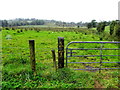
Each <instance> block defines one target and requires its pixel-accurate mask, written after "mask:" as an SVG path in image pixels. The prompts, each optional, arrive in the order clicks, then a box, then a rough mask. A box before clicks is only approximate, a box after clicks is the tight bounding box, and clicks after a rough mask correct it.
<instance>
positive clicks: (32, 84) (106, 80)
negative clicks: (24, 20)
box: [2, 28, 119, 89]
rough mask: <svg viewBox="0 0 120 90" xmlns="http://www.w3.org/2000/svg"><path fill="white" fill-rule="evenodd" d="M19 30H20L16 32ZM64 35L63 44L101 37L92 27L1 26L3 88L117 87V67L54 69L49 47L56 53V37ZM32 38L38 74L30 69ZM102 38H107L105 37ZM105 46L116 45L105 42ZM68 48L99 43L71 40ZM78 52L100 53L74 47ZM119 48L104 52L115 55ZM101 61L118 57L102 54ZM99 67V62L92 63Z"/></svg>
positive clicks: (86, 58) (110, 65)
mask: <svg viewBox="0 0 120 90" xmlns="http://www.w3.org/2000/svg"><path fill="white" fill-rule="evenodd" d="M19 31H20V32H19ZM58 37H64V39H65V42H64V43H65V46H66V45H67V43H69V42H71V41H100V38H99V37H100V36H98V35H97V34H96V31H95V30H87V29H84V28H83V29H77V28H40V29H39V30H26V29H22V32H21V29H15V30H5V29H4V30H2V64H3V69H2V75H3V77H2V80H3V81H2V86H3V88H4V89H5V88H118V87H119V85H118V76H119V73H118V70H103V71H101V73H99V72H98V71H95V72H90V71H78V70H76V71H75V70H74V68H85V66H88V64H86V65H83V64H68V68H64V69H60V70H58V71H57V72H55V69H54V67H53V62H52V53H51V50H52V49H55V52H56V56H57V47H58V46H57V43H58V42H57V39H58ZM33 39H34V40H35V52H36V69H37V75H36V76H33V75H32V72H31V69H30V60H29V58H30V55H29V44H28V40H33ZM103 41H106V40H105V39H104V40H103ZM103 46H104V48H117V45H114V44H109V45H108V44H105V45H103ZM70 47H71V48H74V47H76V48H91V47H92V48H93V47H96V48H98V47H100V45H98V44H89V45H88V44H73V45H71V46H70ZM75 52H77V53H76V54H78V55H86V54H87V55H99V54H100V52H99V51H92V50H88V51H75ZM117 52H118V51H117V50H116V51H103V54H105V55H107V54H108V55H110V54H111V55H112V54H113V55H115V54H116V55H117V54H118V53H117ZM99 60H100V58H99V57H82V58H70V59H69V61H71V62H80V61H82V62H91V61H92V62H95V61H96V62H99ZM103 60H104V61H118V57H103ZM90 66H91V67H99V64H91V65H90ZM102 67H109V68H111V67H118V64H110V63H108V64H103V65H102Z"/></svg>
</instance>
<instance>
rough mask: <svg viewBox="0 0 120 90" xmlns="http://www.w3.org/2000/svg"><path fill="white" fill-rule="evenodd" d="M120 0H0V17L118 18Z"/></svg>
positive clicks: (75, 20) (71, 19) (78, 20)
mask: <svg viewBox="0 0 120 90" xmlns="http://www.w3.org/2000/svg"><path fill="white" fill-rule="evenodd" d="M118 1H120V0H0V19H15V18H38V19H48V20H51V19H54V20H61V21H66V22H72V21H73V22H80V21H83V22H86V21H91V20H92V19H96V20H97V21H103V20H107V21H108V20H116V19H118Z"/></svg>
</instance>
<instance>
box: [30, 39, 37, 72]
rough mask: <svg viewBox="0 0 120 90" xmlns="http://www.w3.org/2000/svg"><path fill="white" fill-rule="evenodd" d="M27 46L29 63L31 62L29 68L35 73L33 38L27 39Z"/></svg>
mask: <svg viewBox="0 0 120 90" xmlns="http://www.w3.org/2000/svg"><path fill="white" fill-rule="evenodd" d="M29 48H30V63H31V69H32V71H33V73H34V74H35V71H36V67H35V64H36V62H35V44H34V40H29Z"/></svg>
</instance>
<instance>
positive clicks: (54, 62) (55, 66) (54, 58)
mask: <svg viewBox="0 0 120 90" xmlns="http://www.w3.org/2000/svg"><path fill="white" fill-rule="evenodd" d="M51 52H52V57H53V65H54V68H55V69H56V71H57V65H56V55H55V50H51Z"/></svg>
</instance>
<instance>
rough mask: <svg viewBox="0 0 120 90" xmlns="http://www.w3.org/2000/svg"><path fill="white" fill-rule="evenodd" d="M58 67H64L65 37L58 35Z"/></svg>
mask: <svg viewBox="0 0 120 90" xmlns="http://www.w3.org/2000/svg"><path fill="white" fill-rule="evenodd" d="M58 68H64V38H63V37H58Z"/></svg>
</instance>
